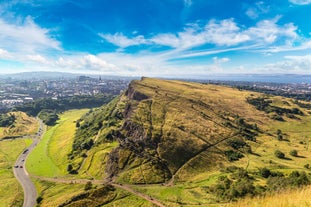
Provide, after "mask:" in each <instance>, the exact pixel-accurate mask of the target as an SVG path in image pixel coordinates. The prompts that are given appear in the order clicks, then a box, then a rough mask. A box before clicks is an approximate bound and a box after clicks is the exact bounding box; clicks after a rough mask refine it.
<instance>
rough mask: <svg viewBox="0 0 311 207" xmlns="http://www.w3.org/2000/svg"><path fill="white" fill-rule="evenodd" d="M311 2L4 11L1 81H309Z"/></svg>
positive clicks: (180, 0) (0, 15)
mask: <svg viewBox="0 0 311 207" xmlns="http://www.w3.org/2000/svg"><path fill="white" fill-rule="evenodd" d="M310 9H311V0H286V1H282V0H274V1H245V0H239V1H228V0H227V1H226V0H219V1H204V0H164V1H151V0H147V1H143V0H134V1H126V0H117V1H113V3H109V1H108V0H102V1H100V0H93V1H82V0H77V1H70V0H45V1H39V0H23V1H17V0H14V1H4V2H1V3H0V28H1V30H0V73H2V74H4V73H18V72H27V71H52V72H71V73H86V74H103V75H123V76H124V75H130V76H187V75H189V76H191V75H208V74H247V73H251V74H257V73H259V74H274V73H275V74H280V73H282V74H283V73H286V74H289V73H291V74H310V72H311V70H310V69H311V25H310V24H309V23H308V21H307V20H308V17H310V16H311V15H310V14H309V11H310Z"/></svg>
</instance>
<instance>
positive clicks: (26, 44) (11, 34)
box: [0, 17, 60, 53]
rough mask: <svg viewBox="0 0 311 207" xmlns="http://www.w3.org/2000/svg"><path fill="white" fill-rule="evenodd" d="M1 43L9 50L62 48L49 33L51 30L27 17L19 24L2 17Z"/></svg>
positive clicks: (26, 50)
mask: <svg viewBox="0 0 311 207" xmlns="http://www.w3.org/2000/svg"><path fill="white" fill-rule="evenodd" d="M0 28H1V29H0V45H1V47H2V48H4V49H5V50H8V51H9V52H18V53H19V52H26V53H34V52H36V51H44V50H46V49H55V50H60V43H59V42H58V41H56V40H55V39H53V38H51V37H50V35H49V30H48V29H44V28H41V27H40V26H38V25H37V24H35V23H34V21H33V19H32V18H31V17H27V18H25V19H24V20H22V21H20V22H18V23H17V24H12V23H8V22H6V21H4V20H3V19H0Z"/></svg>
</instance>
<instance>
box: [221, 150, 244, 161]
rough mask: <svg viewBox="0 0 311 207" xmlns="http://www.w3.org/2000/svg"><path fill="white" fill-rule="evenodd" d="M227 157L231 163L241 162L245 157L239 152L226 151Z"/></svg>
mask: <svg viewBox="0 0 311 207" xmlns="http://www.w3.org/2000/svg"><path fill="white" fill-rule="evenodd" d="M225 155H226V156H227V159H228V160H229V161H230V162H233V161H237V160H239V159H240V158H242V157H244V155H243V154H241V153H239V152H236V151H233V150H226V151H225Z"/></svg>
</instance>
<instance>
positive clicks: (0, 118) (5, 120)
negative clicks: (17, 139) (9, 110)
mask: <svg viewBox="0 0 311 207" xmlns="http://www.w3.org/2000/svg"><path fill="white" fill-rule="evenodd" d="M15 119H16V118H15V116H14V114H0V127H8V126H11V125H12V124H13V123H14V121H15Z"/></svg>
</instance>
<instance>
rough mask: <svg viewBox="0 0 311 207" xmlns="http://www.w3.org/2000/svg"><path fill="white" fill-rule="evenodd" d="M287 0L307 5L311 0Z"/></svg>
mask: <svg viewBox="0 0 311 207" xmlns="http://www.w3.org/2000/svg"><path fill="white" fill-rule="evenodd" d="M289 2H291V3H293V4H297V5H307V4H311V0H289Z"/></svg>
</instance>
